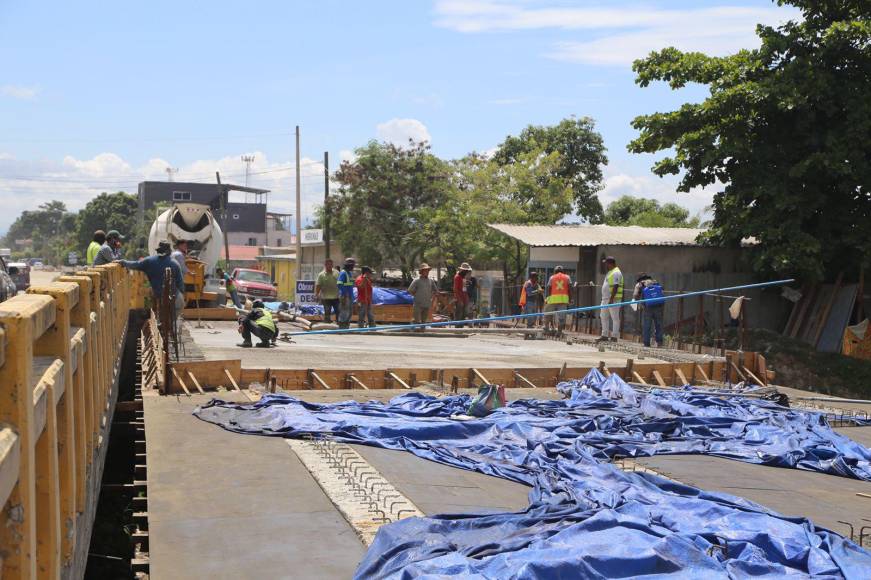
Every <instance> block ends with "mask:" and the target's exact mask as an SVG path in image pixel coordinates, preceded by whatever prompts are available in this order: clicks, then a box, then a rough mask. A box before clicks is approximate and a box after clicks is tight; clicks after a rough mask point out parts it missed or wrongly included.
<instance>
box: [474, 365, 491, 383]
mask: <svg viewBox="0 0 871 580" xmlns="http://www.w3.org/2000/svg"><path fill="white" fill-rule="evenodd" d="M471 370H472V374H473V375H475V376H476V377H477V378H478V380H479V381H481V382H482V383H484V384H485V385H492V384H493V383H491V382H490V381H489V380H487V377H485V376H484V375H483V374H481V371H479V370H478V369H476V368H473V369H471Z"/></svg>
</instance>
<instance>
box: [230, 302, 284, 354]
mask: <svg viewBox="0 0 871 580" xmlns="http://www.w3.org/2000/svg"><path fill="white" fill-rule="evenodd" d="M239 332H240V333H242V342H241V343H240V344H238V345H237V346H241V347H242V348H251V346H252V344H251V335H252V334H253V335H254V336H256V337H257V338H259V339H260V342H259V343H257V346H258V347H260V348H269V346H270V345H271V344H274V343H275V336H276V334H278V328H277V327H276V326H275V320H273V319H272V313H271V312H270V311H269V310H267V309H266V308H264V306H263V302H261V301H260V300H255V301H254V303H253V304H252V305H251V312H249V313H248V314H247V315H246V316H244V317H242V318H240V319H239Z"/></svg>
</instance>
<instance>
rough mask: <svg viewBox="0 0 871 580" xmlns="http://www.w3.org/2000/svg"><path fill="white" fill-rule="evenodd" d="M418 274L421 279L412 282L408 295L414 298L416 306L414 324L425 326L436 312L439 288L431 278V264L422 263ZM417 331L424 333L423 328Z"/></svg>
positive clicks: (413, 308)
mask: <svg viewBox="0 0 871 580" xmlns="http://www.w3.org/2000/svg"><path fill="white" fill-rule="evenodd" d="M417 272H418V274H419V275H420V277H419V278H415V279H414V280H412V281H411V286H409V287H408V293H409V294H411V295H412V296H414V305H413V306H412V320H413V321H414V324H424V323H425V322H429V321H430V319H431V316H432V312H433V311H434V310H435V303H436V299H437V298H438V294H439V288H438V285H437V284H436V281H435V280H431V279H430V277H429V272H430V267H429V264H427V263H426V262H424V263H422V264H421V265H420V266H419V267H418V268H417ZM417 330H418V331H421V332H422V331H423V328H418V329H417Z"/></svg>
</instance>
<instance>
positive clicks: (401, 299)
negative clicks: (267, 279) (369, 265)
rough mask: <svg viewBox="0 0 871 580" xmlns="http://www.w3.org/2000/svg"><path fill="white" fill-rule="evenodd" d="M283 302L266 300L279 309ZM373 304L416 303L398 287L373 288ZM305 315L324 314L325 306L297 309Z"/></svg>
mask: <svg viewBox="0 0 871 580" xmlns="http://www.w3.org/2000/svg"><path fill="white" fill-rule="evenodd" d="M354 300H357V289H356V288H354ZM281 304H283V303H282V302H266V303H264V306H266V308H268V309H270V310H272V311H277V310H278V307H279V306H280V305H281ZM372 304H374V305H375V306H381V305H384V304H414V296H412V295H411V294H409V293H408V292H406V291H405V290H400V289H398V288H380V287H378V286H375V287H373V288H372ZM297 310H298V311H299V312H300V313H301V314H303V315H304V316H323V315H324V307H323V306H322V305H320V304H307V305H305V306H300V307H299V308H298V309H297Z"/></svg>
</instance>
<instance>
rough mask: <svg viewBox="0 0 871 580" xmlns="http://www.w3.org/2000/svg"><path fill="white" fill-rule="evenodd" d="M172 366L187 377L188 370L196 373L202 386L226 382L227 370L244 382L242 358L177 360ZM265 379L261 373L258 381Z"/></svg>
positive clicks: (214, 385) (213, 385)
mask: <svg viewBox="0 0 871 580" xmlns="http://www.w3.org/2000/svg"><path fill="white" fill-rule="evenodd" d="M170 366H171V367H172V368H174V369H175V370H176V371H178V372H179V373H180V374H181V376H183V377H186V376H187V373H188V372H192V373H194V374H195V375H196V377H197V382H199V384H200V386H201V387H217V386H218V385H219V384H221V383H223V382H225V381H226V380H227V375H226V373H225V372H224V371H225V370H227V371H229V372H230V374H231V375H232V376H233V378H234V380H236V382H237V383H241V382H244V381H242V361H241V360H240V359H226V360H204V361H188V362H176V363H171V365H170ZM264 380H265V378H264V377H262V375H261V377H260V378H259V380H258V382H263V381H264ZM249 382H251V381H249Z"/></svg>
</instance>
